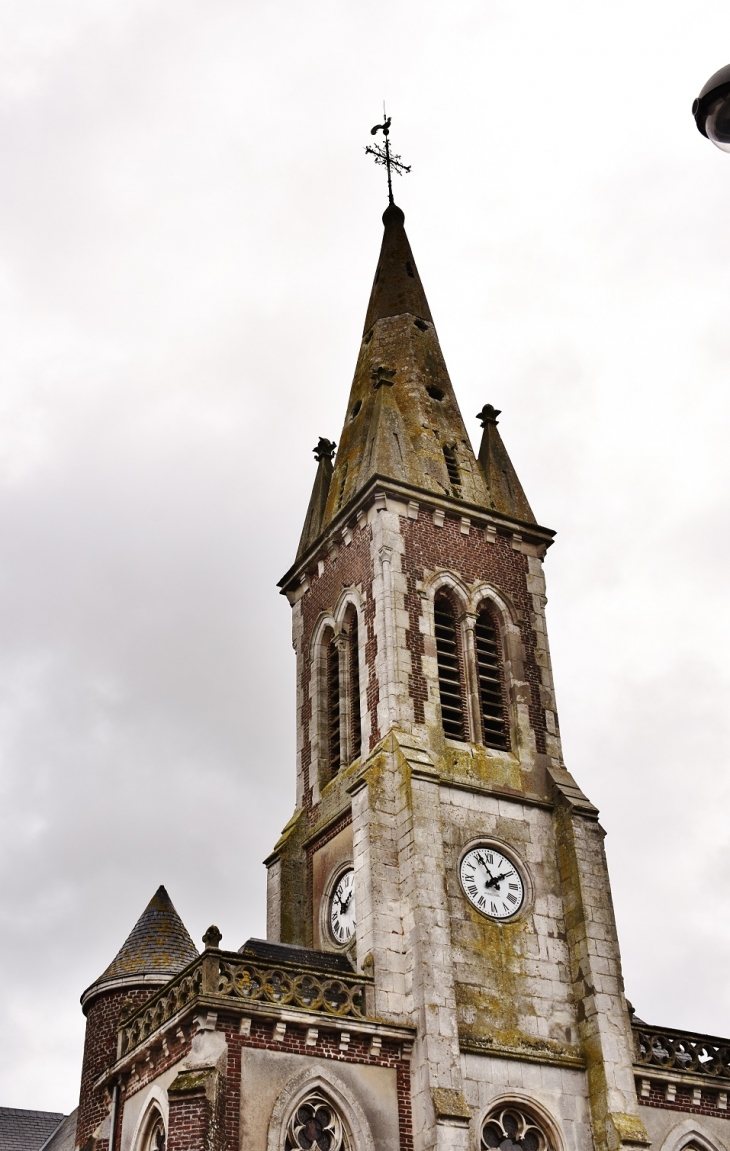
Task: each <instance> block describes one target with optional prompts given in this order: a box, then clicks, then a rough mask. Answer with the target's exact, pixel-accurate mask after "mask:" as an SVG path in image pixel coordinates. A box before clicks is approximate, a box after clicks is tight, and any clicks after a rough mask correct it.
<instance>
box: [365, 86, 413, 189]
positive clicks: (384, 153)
mask: <svg viewBox="0 0 730 1151" xmlns="http://www.w3.org/2000/svg"><path fill="white" fill-rule="evenodd" d="M383 116H384V122H383V123H382V124H376V125H375V127H374V128H371V129H370V135H371V136H376V135H377V133H378V132H382V133H383V136H384V138H385V147H384V148H381V146H380V144H368V146H367V148H366V149H365V151H366V152H367V153H368V155H370V156H374V157H375V163H376V164H382V165H383V167H384V168H385V170H386V172H387V173H388V203H389V204H392V203H393V202H394V201H393V180H392V173H393V172H397V173H398V175H399V176H402V175H403V173H404V172H410V170H411V169H410V167H409V165H408V164H404V163H403V161H402V160H401V158H400V156H399V155H398V154H397V153H396V152H391V150H390V140H389V139H388V137H389V135H390V116H388V115H386V112H385V105H383Z"/></svg>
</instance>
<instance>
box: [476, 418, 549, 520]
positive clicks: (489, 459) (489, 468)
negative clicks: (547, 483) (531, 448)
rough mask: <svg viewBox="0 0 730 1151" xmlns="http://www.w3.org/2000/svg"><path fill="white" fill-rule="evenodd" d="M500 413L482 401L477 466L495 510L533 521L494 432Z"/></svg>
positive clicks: (525, 498)
mask: <svg viewBox="0 0 730 1151" xmlns="http://www.w3.org/2000/svg"><path fill="white" fill-rule="evenodd" d="M501 414H502V413H501V412H500V411H499V410H498V409H497V408H495V407H492V405H491V404H485V405H484V407H483V408H482V410H481V411H480V412H479V414H478V416H477V419H478V420H479V421H480V423H481V425H482V428H483V429H484V430H483V432H482V442H481V446H480V448H479V466H480V468H481V470H482V475H483V476H484V478H485V480H486V481H487V487H488V488H489V492H490V495H491V497H492V505H493V507H494V510H495V511H497V512H501V513H502V515H505V516H511V517H512V518H513V519H516V520H521V521H522V522H523V523H528V524H534V523H536V522H537V521H536V519H535V517H534V515H533V514H532V508H531V507H530V505H529V504H528V502H527V496H526V495H525V492H524V488H523V487H522V484H521V483H520V481H519V479H518V478H517V472H516V471H515V469H514V467H513V466H512V461H511V459H510V458H509V456H508V455H507V449H506V447H505V446H504V444H503V443H502V437H501V436H500V434H499V432H498V431H497V423H498V420H497V416H499V415H501Z"/></svg>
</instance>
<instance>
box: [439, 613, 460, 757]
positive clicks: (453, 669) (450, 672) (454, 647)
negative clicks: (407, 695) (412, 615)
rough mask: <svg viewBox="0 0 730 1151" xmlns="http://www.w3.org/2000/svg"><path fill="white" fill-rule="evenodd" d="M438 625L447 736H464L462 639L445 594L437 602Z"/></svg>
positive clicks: (440, 674) (443, 709) (442, 714)
mask: <svg viewBox="0 0 730 1151" xmlns="http://www.w3.org/2000/svg"><path fill="white" fill-rule="evenodd" d="M433 614H434V622H435V625H436V658H437V662H438V673H439V695H440V697H441V721H442V723H443V725H444V735H447V736H449V738H450V739H464V692H463V689H462V682H461V659H460V656H461V642H460V635H459V628H458V625H457V622H456V613H455V611H454V605H453V604H452V602H451V600H450V599H449V597H448V596H447V595H445V594H443V593H441V594H440V595H437V596H436V599H435V600H434V605H433Z"/></svg>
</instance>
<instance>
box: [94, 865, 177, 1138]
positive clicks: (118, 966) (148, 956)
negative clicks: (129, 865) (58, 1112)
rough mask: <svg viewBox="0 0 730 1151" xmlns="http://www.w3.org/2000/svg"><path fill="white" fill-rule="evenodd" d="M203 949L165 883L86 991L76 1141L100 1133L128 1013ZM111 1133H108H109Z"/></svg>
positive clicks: (96, 1135) (107, 1108) (105, 1115)
mask: <svg viewBox="0 0 730 1151" xmlns="http://www.w3.org/2000/svg"><path fill="white" fill-rule="evenodd" d="M197 957H198V949H197V947H196V946H195V944H194V943H193V941H192V939H191V938H190V935H189V934H188V931H187V928H186V927H185V924H184V923H183V921H182V920H181V918H180V916H179V915H178V913H177V911H176V910H175V907H174V905H173V903H172V900H171V899H170V896H169V895H168V894H167V891H166V890H165V888H164V887H158V889H157V891H156V892H155V894H154V895H153V896H152V899H151V900H150V902H149V903H148V904H147V907H146V908H145V910H144V911H143V912H142V915H141V916H140V918H139V919H138V920H137V922H136V923H135V925H134V927H133V928H132V930H131V932H130V934H129V936H128V937H127V939H126V940H125V942H124V944H123V945H122V947H121V948H120V950H119V951H118V952H117V954H116V956H115V957H114V959H113V960H112V962H111V963H110V964H109V966H108V967H107V968H106V970H105V971H103V972H102V974H101V975H100V976H99V978H98V979H96V980H94V982H93V983H92V984H91V986H90V987H88V988H87V990H86V991H85V992H84V994H83V995H82V996H81V1005H82V1007H83V1011H84V1014H85V1015H86V1040H85V1043H84V1062H83V1068H82V1072H81V1095H80V1100H79V1114H78V1122H77V1127H76V1146H77V1147H81V1148H84V1147H85V1146H86V1145H87V1142H88V1141H89V1140H91V1139H92V1138H94V1137H97V1138H98V1137H99V1133H100V1129H101V1128H102V1125H103V1124H104V1122H105V1120H106V1119H107V1116H108V1114H109V1101H108V1099H107V1098H106V1096H105V1093H104V1092H103V1091H97V1090H96V1089H95V1087H94V1084H95V1083H96V1081H97V1079H98V1078H99V1076H100V1075H101V1074H102V1073H103V1072H104V1071H105V1070H106V1069H107V1068H108V1067H110V1066H111V1065H112V1064H113V1063H114V1061H115V1059H116V1056H117V1030H118V1027H119V1023H120V1020H121V1018H122V1016H123V1015H125V1014H128V1013H130V1012H131V1011H132V1010H134V1009H136V1008H137V1007H139V1006H140V1004H142V1003H144V1001H145V1000H146V999H148V998H149V996H150V995H151V994H152V993H153V992H154V991H155V989H156V988H157V987H161V986H162V985H163V984H165V983H167V981H168V980H169V979H171V978H172V977H173V976H174V975H177V974H178V972H179V971H182V970H183V968H184V967H187V965H188V963H191V962H192V961H193V960H194V959H197ZM105 1137H106V1138H108V1136H105Z"/></svg>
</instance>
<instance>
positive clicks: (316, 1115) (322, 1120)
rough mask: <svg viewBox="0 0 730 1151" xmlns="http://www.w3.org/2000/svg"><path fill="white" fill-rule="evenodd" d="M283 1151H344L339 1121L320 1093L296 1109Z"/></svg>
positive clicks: (343, 1130)
mask: <svg viewBox="0 0 730 1151" xmlns="http://www.w3.org/2000/svg"><path fill="white" fill-rule="evenodd" d="M285 1148H286V1151H347V1141H346V1137H345V1129H344V1126H343V1124H342V1120H341V1119H340V1117H339V1115H338V1114H337V1111H336V1109H335V1108H334V1107H333V1105H332V1104H331V1103H330V1101H329V1099H326V1098H325V1096H324V1095H322V1094H321V1093H320V1092H319V1091H312V1092H311V1094H309V1095H307V1097H306V1098H305V1099H303V1100H302V1102H301V1103H300V1104H299V1106H298V1107H297V1109H296V1111H295V1112H294V1114H293V1115H292V1117H291V1119H290V1120H289V1123H288V1126H287V1129H286V1143H285Z"/></svg>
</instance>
